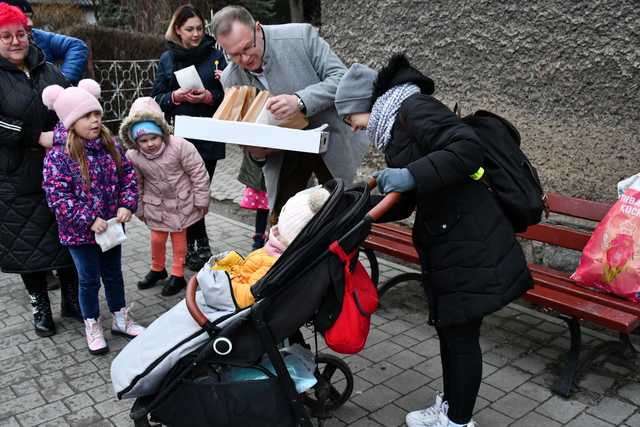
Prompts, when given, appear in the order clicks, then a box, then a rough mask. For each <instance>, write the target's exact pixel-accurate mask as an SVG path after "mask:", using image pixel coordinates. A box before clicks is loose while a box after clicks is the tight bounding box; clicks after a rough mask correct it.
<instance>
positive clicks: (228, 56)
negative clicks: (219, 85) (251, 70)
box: [224, 25, 257, 62]
mask: <svg viewBox="0 0 640 427" xmlns="http://www.w3.org/2000/svg"><path fill="white" fill-rule="evenodd" d="M256 46H257V44H256V26H255V25H254V26H253V34H252V41H251V46H249V47H245V48H244V49H242V51H240V52H239V53H228V52H226V51H225V52H224V56H225V58H226V59H227V61H233V62H235V60H236V59H239V58H241V57H242V56H244V55H248V52H249V51H250V50H251V49H253V48H255V47H256Z"/></svg>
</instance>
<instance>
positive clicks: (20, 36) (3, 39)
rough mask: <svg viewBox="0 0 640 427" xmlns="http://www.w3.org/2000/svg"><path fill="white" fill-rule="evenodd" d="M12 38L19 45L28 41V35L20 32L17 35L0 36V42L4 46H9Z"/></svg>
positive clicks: (3, 34)
mask: <svg viewBox="0 0 640 427" xmlns="http://www.w3.org/2000/svg"><path fill="white" fill-rule="evenodd" d="M14 38H15V39H16V40H17V41H18V42H19V43H22V42H25V41H27V40H28V39H29V33H27V32H25V31H20V32H19V33H15V34H11V33H2V34H0V42H2V44H4V45H10V44H11V43H12V42H13V39H14Z"/></svg>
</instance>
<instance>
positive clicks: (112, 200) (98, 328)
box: [42, 79, 144, 354]
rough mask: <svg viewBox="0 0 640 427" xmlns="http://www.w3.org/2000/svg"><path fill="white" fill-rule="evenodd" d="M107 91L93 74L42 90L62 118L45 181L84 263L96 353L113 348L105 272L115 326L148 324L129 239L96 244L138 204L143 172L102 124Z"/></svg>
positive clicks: (66, 239)
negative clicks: (136, 316)
mask: <svg viewBox="0 0 640 427" xmlns="http://www.w3.org/2000/svg"><path fill="white" fill-rule="evenodd" d="M99 96H100V86H99V85H98V83H96V82H95V81H93V80H89V79H85V80H81V81H80V82H79V83H78V87H69V88H67V89H63V88H62V87H61V86H58V85H53V86H48V87H46V88H45V89H44V91H43V92H42V100H43V102H44V104H45V105H46V106H47V107H48V108H49V109H52V110H55V112H56V114H57V115H58V118H60V123H58V124H57V125H56V127H55V129H54V134H53V148H52V149H51V150H50V151H49V152H48V153H47V156H46V158H45V162H44V171H43V176H44V180H43V187H44V190H45V194H46V198H47V203H48V205H49V207H50V208H51V210H52V211H53V212H54V214H55V216H56V220H57V222H58V234H59V237H60V243H62V244H63V245H65V246H67V247H68V248H69V252H70V253H71V256H72V258H73V261H74V263H75V265H76V268H77V270H78V276H79V292H78V297H79V298H78V299H79V302H80V310H81V312H82V317H83V318H84V322H85V332H86V338H87V346H88V347H89V352H90V353H91V354H103V353H106V352H107V351H108V346H107V343H106V340H105V338H104V333H103V331H102V322H101V320H100V312H99V301H98V291H99V289H100V280H101V279H102V283H104V292H105V296H106V299H107V305H108V306H109V310H110V311H111V312H112V313H113V323H112V326H111V332H112V333H113V334H121V335H125V336H127V337H135V336H137V335H139V334H140V333H141V332H142V331H143V330H144V328H143V327H141V326H139V325H137V324H136V323H135V322H133V320H131V318H130V317H129V312H128V309H127V307H126V302H125V296H124V280H123V278H122V267H121V255H122V248H121V246H120V245H118V246H116V247H114V248H112V249H109V250H107V251H105V252H102V250H101V248H100V246H98V245H97V244H96V238H95V237H96V235H98V234H101V233H104V232H105V231H106V230H107V227H108V224H107V220H109V219H111V218H115V219H116V221H117V222H119V223H125V222H128V221H129V220H130V218H131V215H132V212H135V210H136V208H137V205H138V184H137V181H136V175H135V171H134V170H133V167H132V166H131V163H130V162H129V161H128V160H127V158H126V157H125V156H124V151H123V150H122V148H121V147H120V145H119V144H118V143H117V141H116V140H115V139H114V138H113V137H112V136H111V134H110V132H109V130H108V129H107V128H106V127H105V126H104V125H103V124H102V107H101V106H100V103H99V102H98V97H99Z"/></svg>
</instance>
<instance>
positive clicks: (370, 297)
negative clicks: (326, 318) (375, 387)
mask: <svg viewBox="0 0 640 427" xmlns="http://www.w3.org/2000/svg"><path fill="white" fill-rule="evenodd" d="M329 250H330V251H331V252H333V253H334V254H336V255H337V256H338V257H339V258H340V260H341V261H342V262H343V263H344V298H343V301H342V310H341V311H340V314H339V315H338V318H337V319H336V321H335V323H334V324H333V326H331V327H330V328H329V329H328V330H327V331H326V332H325V333H324V341H325V342H326V343H327V346H328V347H329V348H330V349H331V350H333V351H337V352H338V353H344V354H354V353H358V352H359V351H361V350H362V349H363V348H364V345H365V343H366V342H367V336H368V335H369V327H370V323H371V315H372V314H373V313H374V312H375V311H376V309H377V308H378V290H377V289H376V287H375V285H374V284H373V281H372V280H371V277H369V274H368V273H367V270H365V269H364V266H363V265H362V264H361V263H360V261H357V262H356V264H355V268H354V269H353V271H351V268H350V266H351V261H352V259H353V257H354V256H356V255H357V253H358V252H357V251H355V252H354V253H352V254H349V255H347V254H346V253H345V252H344V250H343V249H342V248H341V247H340V245H339V244H338V242H333V243H332V244H331V246H330V247H329Z"/></svg>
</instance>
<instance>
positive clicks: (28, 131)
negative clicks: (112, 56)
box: [0, 3, 82, 336]
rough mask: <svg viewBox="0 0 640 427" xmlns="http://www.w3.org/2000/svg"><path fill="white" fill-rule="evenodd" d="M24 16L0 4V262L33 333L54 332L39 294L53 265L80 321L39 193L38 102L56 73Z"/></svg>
mask: <svg viewBox="0 0 640 427" xmlns="http://www.w3.org/2000/svg"><path fill="white" fill-rule="evenodd" d="M27 31H28V28H27V17H26V16H25V15H24V13H22V11H21V10H20V9H18V8H16V7H14V6H9V5H8V4H6V3H2V4H0V267H1V268H2V271H4V272H6V273H18V274H20V275H21V277H22V281H23V282H24V284H25V287H26V288H27V291H28V292H29V296H30V298H31V305H32V307H33V319H34V327H35V332H36V334H38V335H39V336H50V335H53V334H54V333H55V332H56V329H55V325H54V323H53V319H52V316H51V304H50V302H49V295H48V293H47V272H48V271H51V270H54V269H56V270H58V274H59V276H60V281H61V285H62V286H61V289H62V291H61V292H62V315H63V316H66V317H75V318H78V319H81V318H82V316H81V315H80V308H79V306H78V284H77V276H76V271H75V268H74V267H73V262H72V261H71V257H70V255H69V252H68V251H67V249H66V248H64V247H63V246H61V245H60V243H59V241H58V229H57V226H56V220H55V217H54V216H53V214H52V213H51V211H50V210H49V207H48V206H47V202H46V201H45V197H44V192H43V190H42V162H43V159H44V155H45V148H44V147H45V146H48V147H50V146H51V143H52V142H53V134H52V132H51V131H52V129H53V126H54V125H55V123H56V121H57V118H56V115H55V113H54V112H53V111H49V110H48V109H47V108H46V107H45V106H44V105H43V103H42V98H41V94H42V90H43V89H44V88H45V87H46V86H49V85H51V84H59V85H62V86H68V83H67V81H66V80H65V78H64V76H63V75H62V74H61V73H60V72H59V71H58V69H57V68H55V67H54V66H53V65H51V64H49V63H47V62H46V61H45V57H44V54H43V53H42V51H41V50H40V49H39V48H38V47H36V46H35V45H34V44H30V43H29V39H28V34H27Z"/></svg>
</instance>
